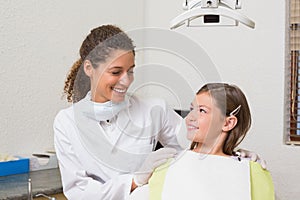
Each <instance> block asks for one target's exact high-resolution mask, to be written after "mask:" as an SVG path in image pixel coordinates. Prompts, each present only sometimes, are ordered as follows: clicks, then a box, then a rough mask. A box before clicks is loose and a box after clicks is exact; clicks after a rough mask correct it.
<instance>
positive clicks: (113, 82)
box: [90, 50, 135, 103]
mask: <svg viewBox="0 0 300 200" xmlns="http://www.w3.org/2000/svg"><path fill="white" fill-rule="evenodd" d="M134 66H135V64H134V54H133V52H132V51H123V50H114V51H112V52H111V54H110V56H109V57H108V58H107V59H106V62H105V63H101V64H100V66H98V67H97V68H96V69H94V68H92V73H91V76H90V79H91V95H92V100H93V101H95V102H99V103H104V102H106V101H109V100H112V101H113V102H121V101H123V100H124V98H125V94H126V92H127V89H128V87H129V86H130V84H131V83H132V81H133V79H134V76H133V69H134Z"/></svg>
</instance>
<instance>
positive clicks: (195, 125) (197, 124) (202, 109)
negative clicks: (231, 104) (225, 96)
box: [186, 92, 224, 146]
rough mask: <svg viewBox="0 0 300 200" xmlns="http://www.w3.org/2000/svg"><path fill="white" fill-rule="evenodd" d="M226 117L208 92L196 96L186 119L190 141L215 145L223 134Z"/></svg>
mask: <svg viewBox="0 0 300 200" xmlns="http://www.w3.org/2000/svg"><path fill="white" fill-rule="evenodd" d="M223 124H224V117H223V116H222V114H221V111H220V109H219V108H218V107H216V106H215V104H214V101H213V98H212V97H211V95H210V94H209V93H208V92H203V93H200V94H198V95H196V98H195V99H194V101H193V102H192V103H191V111H190V113H189V114H188V115H187V117H186V127H187V131H188V139H189V140H191V141H194V142H198V143H200V144H202V145H203V144H206V145H207V146H210V145H213V144H214V142H215V141H216V139H217V138H218V136H219V135H220V134H221V133H222V126H223Z"/></svg>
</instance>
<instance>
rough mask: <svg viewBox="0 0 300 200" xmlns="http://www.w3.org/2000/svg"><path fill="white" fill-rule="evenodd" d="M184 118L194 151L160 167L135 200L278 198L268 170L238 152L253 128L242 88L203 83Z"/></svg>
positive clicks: (266, 199)
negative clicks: (236, 151)
mask: <svg viewBox="0 0 300 200" xmlns="http://www.w3.org/2000/svg"><path fill="white" fill-rule="evenodd" d="M185 122H186V127H187V137H188V139H189V140H191V141H192V144H191V147H190V149H189V150H186V151H183V152H182V153H181V154H180V155H179V156H178V157H177V158H176V159H174V160H172V161H169V162H168V163H166V164H164V165H163V166H160V167H159V168H157V169H156V170H155V172H154V173H153V175H152V177H151V179H150V180H149V184H148V185H146V186H142V187H141V188H138V189H137V190H136V191H135V192H134V193H135V194H134V193H133V194H132V197H133V198H132V199H135V198H134V197H135V196H136V197H138V199H150V200H160V199H162V200H182V199H188V198H189V197H190V198H191V199H205V200H219V199H220V200H221V199H222V200H223V199H226V200H227V199H230V200H241V199H242V200H274V199H275V194H274V187H273V183H272V178H271V175H270V173H269V172H268V171H267V170H264V169H262V168H261V166H260V164H258V163H256V162H252V161H250V160H248V159H241V158H240V157H238V156H237V155H236V154H235V153H234V149H235V147H237V146H238V145H239V144H240V142H241V141H242V140H243V139H244V137H245V136H246V133H247V131H248V130H249V128H250V126H251V114H250V110H249V106H248V103H247V100H246V97H245V95H244V94H243V92H242V91H241V90H240V89H239V88H238V87H236V86H233V85H229V84H225V83H210V84H206V85H204V86H203V87H202V88H201V89H200V90H199V91H198V92H197V94H196V97H195V99H194V100H193V102H192V103H191V109H190V113H189V114H188V115H187V117H186V120H185Z"/></svg>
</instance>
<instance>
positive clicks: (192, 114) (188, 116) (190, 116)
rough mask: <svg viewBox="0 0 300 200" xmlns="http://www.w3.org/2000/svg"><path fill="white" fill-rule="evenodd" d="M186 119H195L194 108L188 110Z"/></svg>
mask: <svg viewBox="0 0 300 200" xmlns="http://www.w3.org/2000/svg"><path fill="white" fill-rule="evenodd" d="M186 119H187V120H188V121H196V111H195V110H191V111H190V112H189V114H188V115H187V116H186Z"/></svg>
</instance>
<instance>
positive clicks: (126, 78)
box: [119, 73, 131, 86]
mask: <svg viewBox="0 0 300 200" xmlns="http://www.w3.org/2000/svg"><path fill="white" fill-rule="evenodd" d="M119 83H120V84H122V85H126V86H129V85H130V83H131V78H130V77H129V75H128V74H127V73H124V74H123V75H122V76H121V78H120V79H119Z"/></svg>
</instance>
